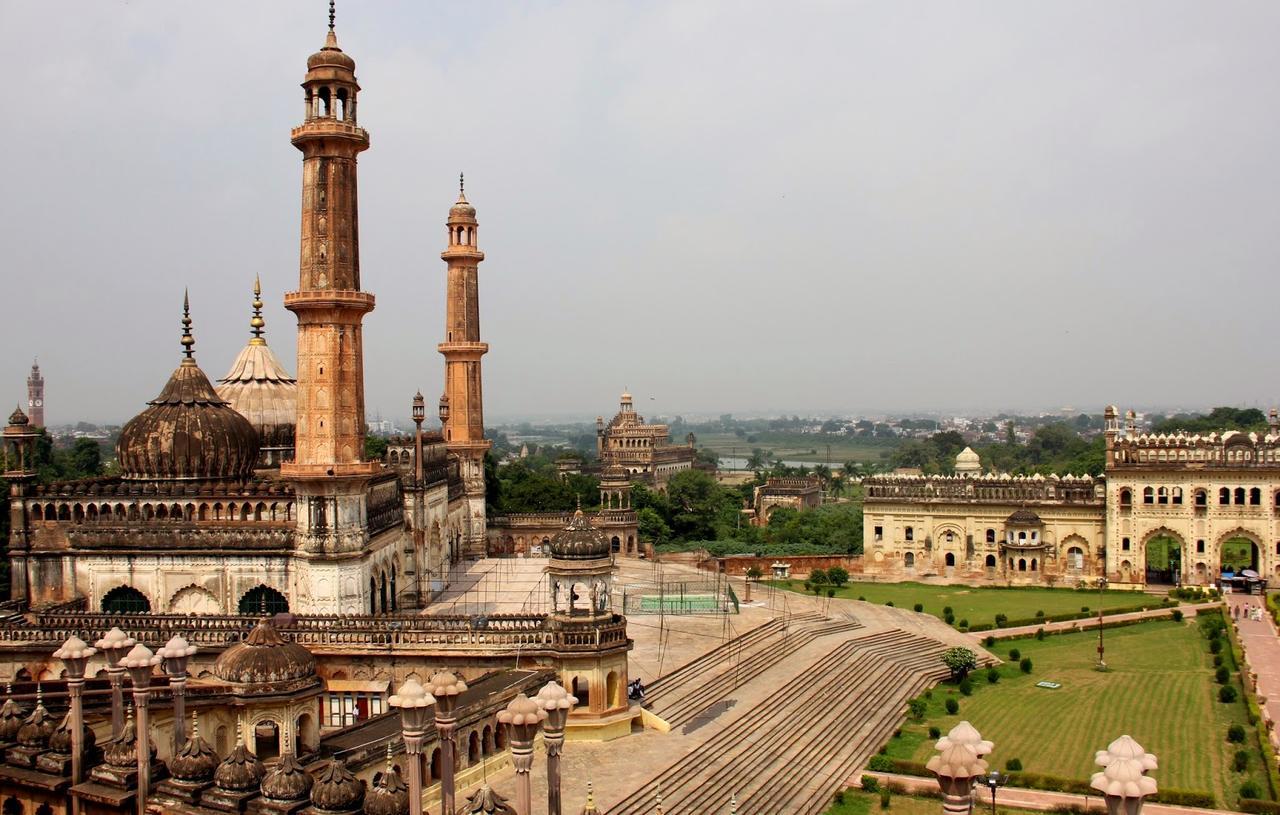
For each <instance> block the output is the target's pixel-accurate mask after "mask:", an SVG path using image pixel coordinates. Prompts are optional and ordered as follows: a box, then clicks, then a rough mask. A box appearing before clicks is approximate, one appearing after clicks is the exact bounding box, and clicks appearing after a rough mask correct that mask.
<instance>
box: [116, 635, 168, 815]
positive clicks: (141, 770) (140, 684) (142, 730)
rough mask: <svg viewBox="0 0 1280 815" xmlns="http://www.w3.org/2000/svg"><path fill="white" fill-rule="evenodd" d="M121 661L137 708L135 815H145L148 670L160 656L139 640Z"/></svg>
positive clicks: (148, 757)
mask: <svg viewBox="0 0 1280 815" xmlns="http://www.w3.org/2000/svg"><path fill="white" fill-rule="evenodd" d="M120 664H121V665H122V666H124V669H125V670H126V671H128V672H129V678H130V679H132V680H133V707H134V709H136V710H137V711H138V815H146V811H147V793H148V792H149V791H150V789H149V788H150V786H151V731H150V730H149V729H148V728H149V726H150V725H149V724H148V722H147V704H148V702H149V700H150V699H151V672H152V671H154V670H155V668H156V666H157V665H159V664H160V657H158V656H156V655H155V654H153V653H151V649H150V648H148V647H147V646H145V645H143V644H142V643H138V644H137V645H135V646H133V650H131V651H130V652H129V653H128V655H127V656H125V658H124V659H122V660H120Z"/></svg>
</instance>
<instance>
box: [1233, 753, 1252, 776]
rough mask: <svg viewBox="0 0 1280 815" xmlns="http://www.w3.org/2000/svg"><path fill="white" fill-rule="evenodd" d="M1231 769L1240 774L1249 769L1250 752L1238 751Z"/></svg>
mask: <svg viewBox="0 0 1280 815" xmlns="http://www.w3.org/2000/svg"><path fill="white" fill-rule="evenodd" d="M1231 767H1232V768H1233V769H1234V770H1235V771H1236V772H1238V773H1242V772H1244V771H1245V770H1247V769H1249V751H1248V750H1236V754H1235V757H1234V758H1233V759H1232V761H1231Z"/></svg>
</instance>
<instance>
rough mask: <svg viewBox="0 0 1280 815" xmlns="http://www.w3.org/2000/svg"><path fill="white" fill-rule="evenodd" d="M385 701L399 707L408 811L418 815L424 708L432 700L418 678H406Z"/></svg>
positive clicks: (420, 789)
mask: <svg viewBox="0 0 1280 815" xmlns="http://www.w3.org/2000/svg"><path fill="white" fill-rule="evenodd" d="M387 702H388V703H389V704H390V705H391V706H392V707H394V708H399V709H400V728H401V729H400V735H401V738H403V739H404V752H405V755H406V757H407V758H408V761H407V762H406V764H407V765H408V770H409V815H422V738H423V735H424V732H425V730H426V727H427V708H428V707H429V706H431V705H433V704H435V702H436V700H435V699H434V698H432V696H431V694H429V693H427V690H426V688H424V687H422V683H421V682H419V681H418V680H416V679H413V678H410V679H406V680H405V681H404V682H401V683H400V688H399V689H398V690H397V691H396V693H394V694H393V695H392V696H391V698H390V699H388V700H387ZM445 811H446V812H452V811H453V810H451V809H448V810H445Z"/></svg>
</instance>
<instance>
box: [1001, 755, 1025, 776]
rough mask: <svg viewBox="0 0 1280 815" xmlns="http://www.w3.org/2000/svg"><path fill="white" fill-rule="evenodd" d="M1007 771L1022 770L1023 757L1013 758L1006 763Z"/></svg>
mask: <svg viewBox="0 0 1280 815" xmlns="http://www.w3.org/2000/svg"><path fill="white" fill-rule="evenodd" d="M1004 769H1005V772H1009V773H1016V772H1020V771H1021V770H1022V759H1020V758H1011V759H1009V760H1008V761H1006V762H1005V763H1004Z"/></svg>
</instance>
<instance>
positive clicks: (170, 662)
mask: <svg viewBox="0 0 1280 815" xmlns="http://www.w3.org/2000/svg"><path fill="white" fill-rule="evenodd" d="M199 650H200V649H199V648H197V647H196V646H194V645H191V644H190V643H188V642H187V641H186V640H184V639H183V638H182V637H179V636H176V635H175V636H173V637H172V638H170V640H169V641H168V642H166V643H165V644H164V647H163V648H161V649H160V650H159V651H156V656H158V657H159V658H160V659H161V660H162V661H163V663H164V672H165V673H166V674H168V675H169V692H170V693H171V694H172V696H173V753H172V754H173V755H175V756H176V755H177V754H178V751H179V750H181V749H182V745H183V744H185V743H186V741H187V732H186V731H187V708H186V701H187V661H188V660H190V659H191V657H193V656H195V654H196V651H199Z"/></svg>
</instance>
